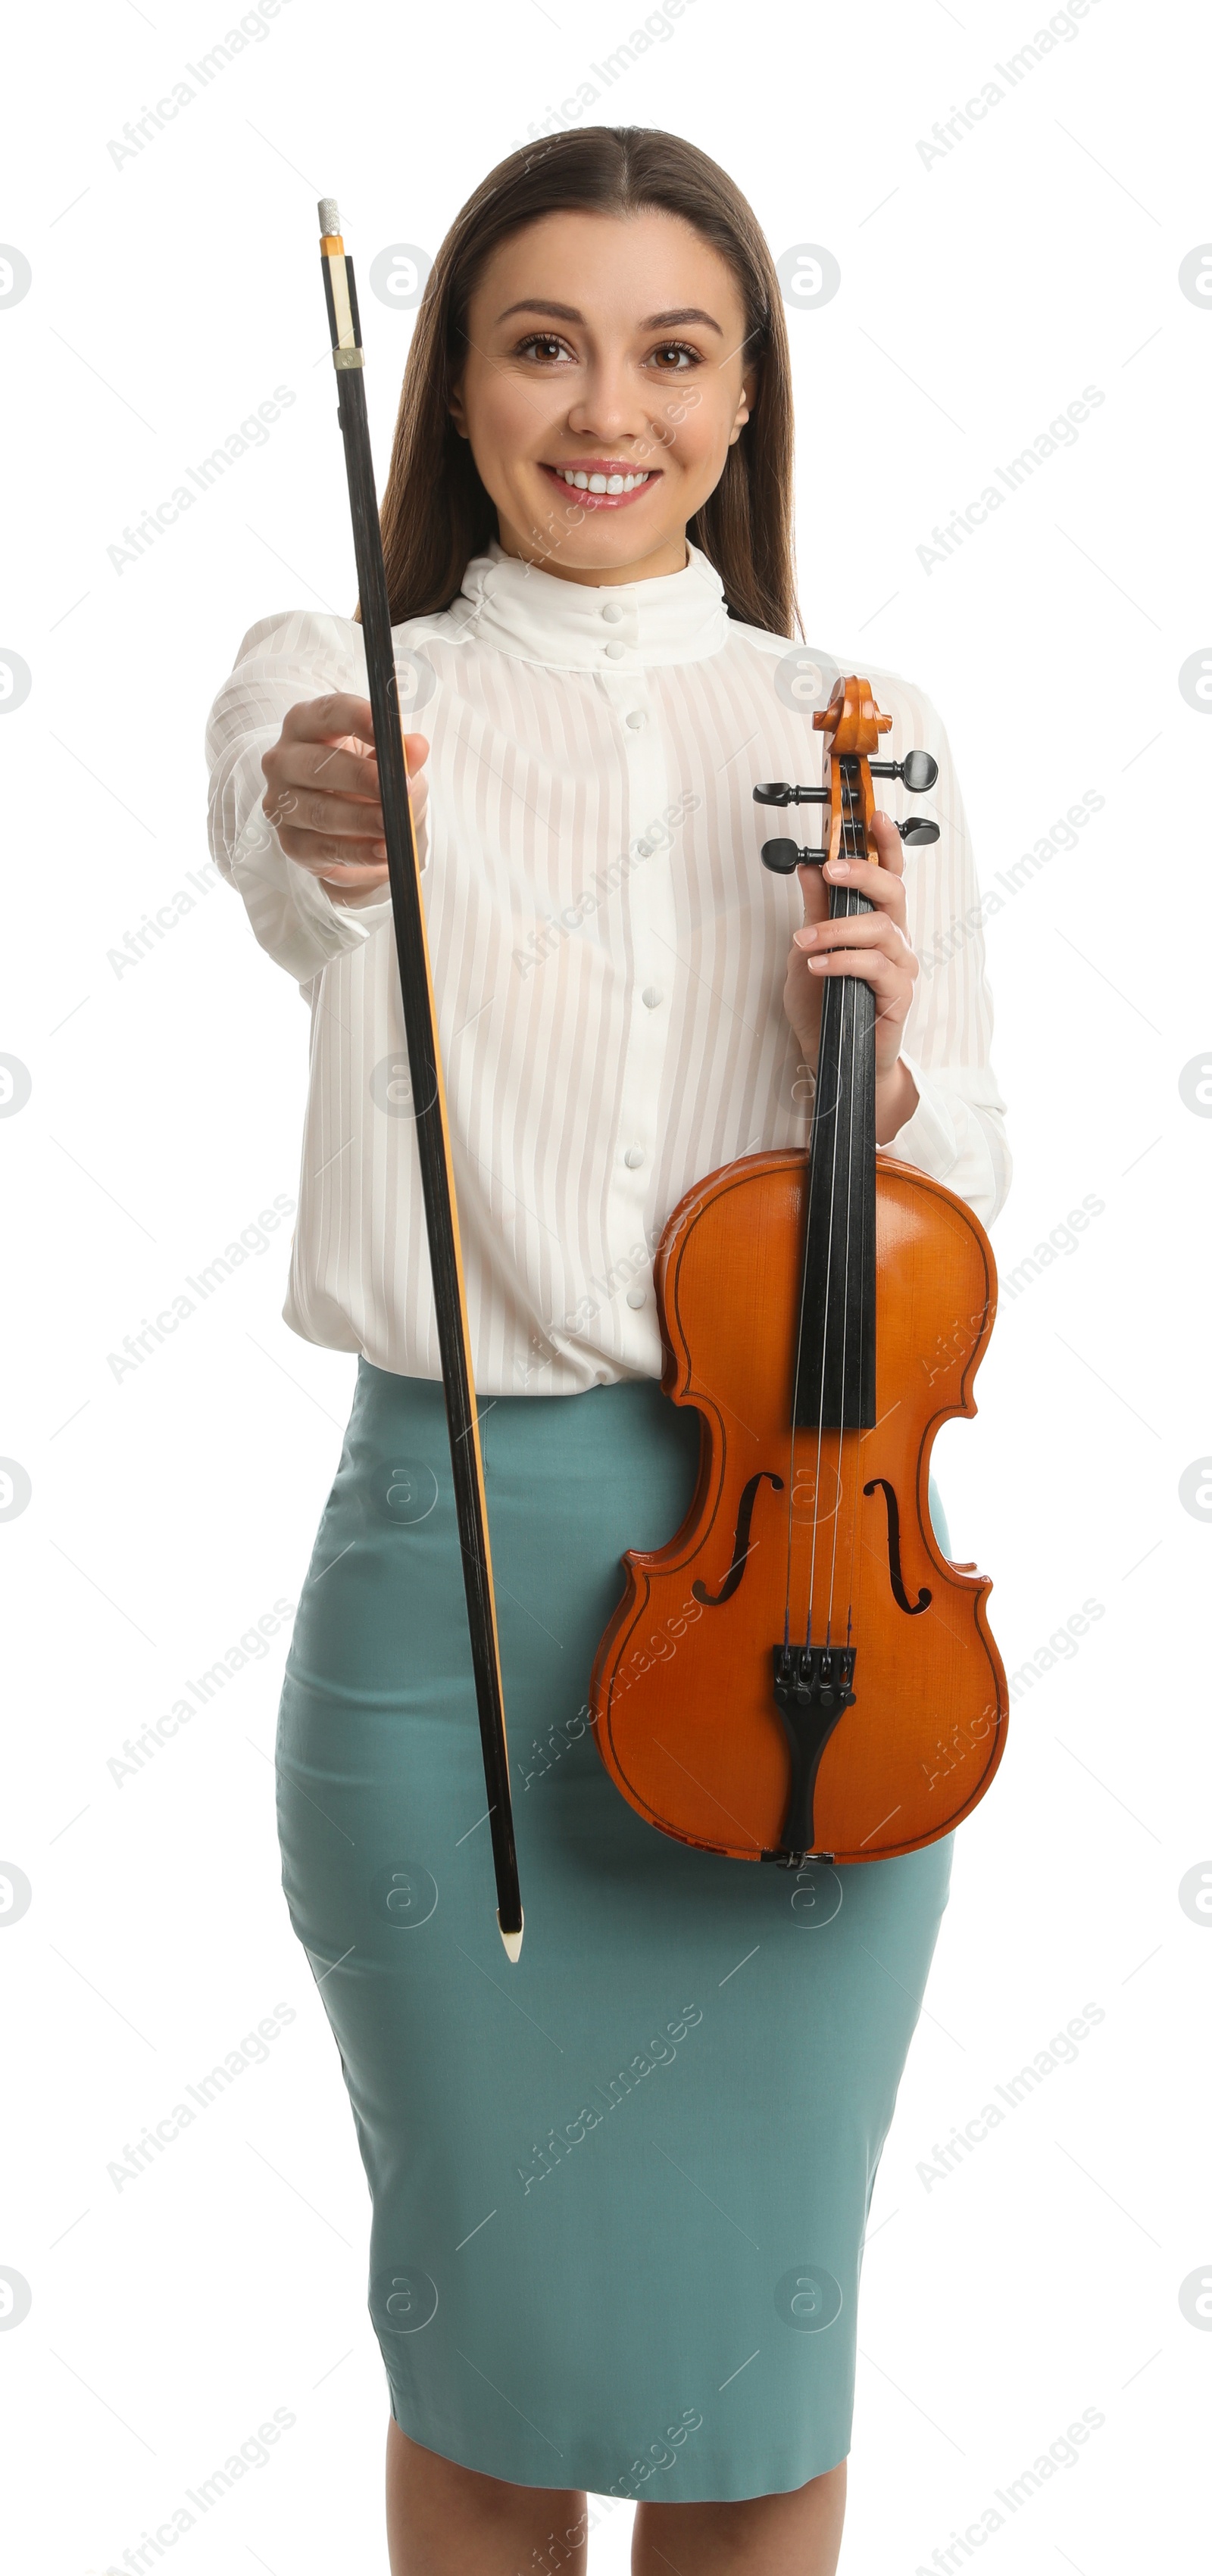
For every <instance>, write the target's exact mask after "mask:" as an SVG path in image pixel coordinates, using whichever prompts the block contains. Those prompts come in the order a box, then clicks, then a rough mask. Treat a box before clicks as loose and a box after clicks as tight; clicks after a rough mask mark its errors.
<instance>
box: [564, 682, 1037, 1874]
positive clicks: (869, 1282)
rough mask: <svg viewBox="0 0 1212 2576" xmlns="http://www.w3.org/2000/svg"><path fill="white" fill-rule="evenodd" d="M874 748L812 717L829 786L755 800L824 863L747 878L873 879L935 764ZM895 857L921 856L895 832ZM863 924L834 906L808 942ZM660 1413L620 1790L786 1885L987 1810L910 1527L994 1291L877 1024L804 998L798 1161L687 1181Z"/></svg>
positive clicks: (978, 1685)
mask: <svg viewBox="0 0 1212 2576" xmlns="http://www.w3.org/2000/svg"><path fill="white" fill-rule="evenodd" d="M891 722H892V719H891V717H890V716H886V715H882V714H881V713H880V710H879V708H878V707H877V706H876V703H875V700H874V698H873V696H872V693H871V689H870V686H869V684H868V682H867V681H866V680H862V679H858V678H850V679H843V680H839V681H838V683H837V685H836V687H835V689H834V692H833V696H832V698H831V700H830V702H829V705H828V706H827V707H826V708H824V709H822V710H821V711H819V712H818V713H817V714H816V715H815V716H814V717H813V723H814V726H815V727H816V728H817V729H818V730H819V731H821V732H822V733H823V734H824V736H825V745H824V755H825V756H824V763H823V768H824V784H823V785H822V786H821V787H795V786H790V785H788V784H786V783H785V782H774V783H772V784H769V785H765V786H758V787H755V788H754V791H753V792H754V797H755V799H756V801H757V802H758V803H760V804H765V805H776V806H785V805H789V804H814V803H819V804H821V805H823V806H827V807H828V817H827V822H826V825H825V838H824V841H823V843H822V845H821V847H820V848H819V849H815V848H809V849H801V848H799V847H798V846H797V844H796V843H795V842H794V841H793V840H774V841H768V842H767V843H766V844H765V847H764V849H763V851H762V858H763V861H764V863H765V865H766V866H767V867H768V868H771V869H773V870H774V871H776V872H777V873H779V874H790V873H791V871H792V870H793V869H795V868H796V867H798V866H803V865H810V864H813V863H816V864H820V863H822V862H823V861H824V860H826V859H828V858H839V857H847V858H856V859H869V860H873V861H876V860H878V852H877V851H876V848H875V845H874V840H873V837H872V824H873V821H874V815H875V800H874V790H873V786H872V781H873V779H875V778H889V777H891V778H899V779H901V780H902V781H903V783H904V785H905V786H906V788H908V790H909V791H910V792H911V793H913V794H920V793H923V792H925V791H926V790H928V789H929V788H930V787H932V786H933V785H934V783H935V781H936V779H937V777H938V767H937V763H936V762H935V761H934V760H932V759H931V757H930V756H929V754H928V753H925V752H920V751H911V752H909V753H908V754H907V756H906V757H905V759H904V760H903V761H899V762H897V761H883V762H881V761H879V760H876V759H874V758H873V757H872V755H873V754H874V753H875V752H876V750H877V749H878V745H879V737H880V735H881V734H882V733H885V732H887V731H888V730H889V728H890V726H891ZM898 828H899V829H900V831H901V834H902V838H903V839H905V840H906V842H908V843H909V844H912V843H914V842H920V841H923V840H936V839H937V838H938V828H937V825H935V824H932V823H930V822H929V821H927V820H925V819H924V818H921V817H917V818H914V819H913V820H912V821H910V822H909V823H907V824H903V825H901V826H899V827H898ZM871 909H872V907H871V905H870V904H869V903H868V901H867V899H866V898H865V897H864V896H862V895H860V894H858V893H857V892H856V891H855V890H854V889H853V888H852V887H847V886H833V887H831V889H830V917H831V919H835V920H836V919H837V918H839V917H842V916H849V915H853V914H856V913H865V912H869V911H870V910H871ZM655 1286H656V1297H657V1306H658V1312H659V1316H660V1324H661V1338H662V1344H663V1349H664V1367H663V1373H662V1378H661V1385H662V1388H663V1390H664V1393H665V1394H666V1395H667V1396H669V1397H670V1398H671V1400H672V1402H673V1403H674V1404H678V1405H691V1406H693V1407H695V1409H696V1410H697V1411H698V1414H699V1416H700V1448H699V1469H698V1481H697V1484H696V1487H695V1492H694V1496H693V1499H692V1501H691V1504H690V1508H689V1511H688V1513H687V1516H686V1519H685V1520H684V1522H683V1523H682V1526H681V1528H680V1529H679V1530H677V1531H676V1532H675V1533H674V1535H673V1537H672V1538H670V1539H669V1540H668V1541H667V1542H666V1544H665V1545H664V1546H663V1547H659V1548H655V1549H644V1550H640V1549H629V1550H628V1552H627V1553H626V1555H625V1556H624V1558H623V1560H622V1563H623V1572H624V1576H625V1590H624V1593H623V1597H622V1599H621V1601H620V1602H619V1605H618V1607H617V1609H616V1610H615V1612H614V1615H613V1617H612V1618H611V1620H610V1622H609V1625H608V1626H607V1628H606V1631H605V1634H604V1635H603V1637H602V1640H601V1643H600V1645H599V1647H598V1651H597V1655H596V1658H595V1661H594V1667H593V1675H592V1680H591V1685H590V1708H591V1712H592V1716H593V1719H594V1721H595V1725H594V1733H595V1737H596V1741H597V1746H598V1751H599V1753H600V1755H601V1758H602V1761H603V1762H604V1764H605V1766H606V1769H607V1771H608V1773H609V1775H610V1777H611V1779H612V1780H613V1781H614V1784H615V1787H616V1788H617V1789H619V1790H620V1791H621V1793H622V1795H623V1796H624V1797H625V1798H626V1799H627V1800H628V1802H629V1804H630V1805H631V1806H632V1807H634V1809H635V1810H636V1813H637V1814H638V1815H640V1816H642V1817H643V1818H644V1819H645V1821H646V1823H648V1824H650V1825H653V1826H655V1827H656V1828H657V1830H658V1831H659V1832H661V1833H664V1834H669V1835H672V1836H673V1838H674V1839H675V1840H676V1841H678V1842H683V1843H690V1844H693V1845H694V1847H695V1848H696V1849H697V1850H700V1851H707V1852H715V1853H719V1854H722V1855H724V1856H725V1857H727V1858H728V1859H732V1860H751V1861H770V1862H774V1863H776V1864H778V1865H780V1866H781V1867H783V1868H785V1869H797V1868H800V1867H802V1866H803V1864H804V1863H805V1862H807V1861H810V1860H820V1861H847V1862H849V1861H865V1860H884V1859H889V1858H891V1857H893V1856H894V1855H897V1854H901V1853H905V1852H910V1851H917V1850H920V1849H921V1848H922V1847H923V1845H925V1844H927V1843H931V1842H935V1841H937V1840H938V1838H939V1837H940V1836H941V1835H943V1834H946V1833H949V1832H950V1831H951V1830H952V1829H953V1827H954V1826H956V1825H957V1824H958V1823H959V1822H960V1821H961V1819H962V1818H963V1817H965V1816H967V1815H970V1814H971V1812H972V1809H973V1808H974V1807H975V1806H976V1805H977V1803H978V1801H979V1800H980V1799H981V1798H982V1797H983V1796H984V1794H985V1791H986V1790H987V1789H988V1787H989V1785H990V1783H991V1781H992V1779H993V1775H994V1773H995V1771H996V1769H997V1766H998V1763H999V1761H1000V1760H1001V1756H1002V1751H1003V1748H1004V1744H1005V1737H1006V1724H1007V1717H1008V1710H1009V1701H1008V1694H1007V1689H1006V1676H1005V1672H1004V1669H1003V1666H1002V1661H1001V1657H1000V1655H999V1653H998V1650H997V1646H996V1644H995V1642H994V1640H993V1637H992V1635H991V1633H990V1629H989V1622H988V1617H987V1613H986V1602H987V1598H988V1594H989V1592H990V1590H991V1588H992V1587H991V1582H990V1578H989V1577H988V1576H987V1575H982V1574H979V1573H978V1572H977V1570H976V1568H975V1566H973V1565H956V1564H952V1563H951V1562H950V1561H949V1560H948V1559H947V1558H946V1557H945V1556H944V1555H943V1553H942V1550H941V1548H940V1546H939V1542H938V1540H937V1538H936V1536H935V1533H934V1530H933V1527H932V1525H931V1521H930V1513H929V1504H928V1480H929V1471H930V1453H931V1449H932V1447H933V1443H934V1440H935V1436H936V1434H937V1432H938V1430H939V1427H940V1425H941V1424H942V1423H944V1422H946V1421H948V1420H950V1419H951V1418H952V1417H953V1416H955V1415H965V1416H971V1415H972V1414H974V1413H975V1411H976V1405H975V1402H974V1400H973V1395H972V1385H973V1380H974V1378H975V1376H976V1371H977V1368H978V1367H979V1364H980V1361H981V1359H982V1357H983V1355H984V1351H985V1348H986V1345H987V1343H988V1340H989V1335H990V1333H991V1331H992V1328H993V1318H994V1312H995V1307H996V1297H997V1281H996V1271H995V1266H994V1260H993V1253H992V1249H991V1247H990V1244H989V1240H988V1237H987V1235H986V1233H985V1230H984V1228H983V1226H982V1225H981V1224H980V1222H979V1220H978V1218H977V1217H976V1216H974V1214H973V1212H972V1210H971V1208H970V1207H968V1206H967V1204H966V1202H965V1201H964V1200H963V1199H961V1198H959V1197H957V1196H956V1194H955V1192H954V1191H953V1190H949V1189H947V1188H945V1187H944V1185H943V1184H942V1182H940V1181H935V1180H931V1179H930V1178H928V1176H927V1175H926V1174H925V1173H923V1172H919V1171H917V1170H916V1169H915V1168H914V1167H913V1166H912V1165H910V1164H908V1163H902V1162H900V1161H898V1160H896V1159H895V1158H894V1157H893V1156H891V1155H889V1154H887V1153H884V1152H881V1153H880V1154H879V1156H878V1158H877V1153H876V1141H875V996H874V994H873V992H872V989H871V987H870V985H869V984H867V983H865V982H863V981H862V980H861V979H860V978H858V977H856V976H846V975H839V976H831V977H829V978H827V979H826V980H825V982H824V990H823V997H822V1013H821V1035H820V1048H819V1054H818V1061H817V1075H816V1090H815V1093H814V1096H813V1105H812V1125H811V1132H810V1137H809V1144H808V1150H807V1153H804V1152H802V1151H800V1150H798V1149H786V1148H780V1149H777V1150H772V1151H770V1152H763V1153H756V1154H746V1155H742V1156H741V1158H740V1159H739V1160H738V1161H736V1162H733V1163H729V1164H727V1165H726V1166H725V1168H724V1169H723V1170H721V1171H717V1172H712V1173H710V1174H709V1175H708V1176H707V1178H706V1179H705V1180H702V1181H699V1182H697V1183H696V1184H695V1186H694V1188H693V1189H691V1190H689V1191H688V1192H687V1194H686V1196H685V1197H684V1198H683V1199H682V1200H681V1201H680V1203H679V1205H678V1206H677V1207H676V1208H675V1209H674V1211H673V1214H672V1216H671V1217H670V1219H669V1221H668V1224H667V1225H666V1227H665V1229H664V1232H663V1234H662V1237H661V1241H660V1245H659V1248H658V1251H657V1257H656V1263H655Z"/></svg>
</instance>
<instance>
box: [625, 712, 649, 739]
mask: <svg viewBox="0 0 1212 2576" xmlns="http://www.w3.org/2000/svg"><path fill="white" fill-rule="evenodd" d="M626 721H627V723H628V724H629V725H630V727H631V730H632V732H633V733H638V732H639V731H640V728H641V726H642V725H646V724H647V722H648V718H647V716H646V715H645V714H644V713H643V712H642V710H641V709H640V708H639V707H633V708H632V710H631V713H630V715H629V716H628V717H627V719H626Z"/></svg>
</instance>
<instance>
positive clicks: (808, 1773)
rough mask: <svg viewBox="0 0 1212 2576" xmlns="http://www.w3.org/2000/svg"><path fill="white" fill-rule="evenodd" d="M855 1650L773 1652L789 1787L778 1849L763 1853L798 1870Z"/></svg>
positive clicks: (848, 1694)
mask: <svg viewBox="0 0 1212 2576" xmlns="http://www.w3.org/2000/svg"><path fill="white" fill-rule="evenodd" d="M856 1652H857V1649H856V1648H855V1647H854V1646H786V1645H778V1646H775V1647H774V1648H773V1650H772V1655H773V1665H774V1701H775V1706H776V1708H777V1709H778V1712H779V1716H780V1717H781V1718H782V1721H783V1727H784V1731H785V1733H786V1737H787V1745H788V1750H789V1752H790V1755H791V1788H790V1792H789V1795H788V1799H787V1807H786V1812H785V1814H784V1817H783V1833H782V1840H781V1842H780V1844H779V1847H778V1849H777V1851H772V1852H763V1854H762V1858H763V1860H775V1861H779V1862H781V1863H782V1865H783V1867H784V1868H793V1867H794V1868H799V1867H801V1866H802V1864H803V1862H804V1860H805V1859H807V1858H823V1857H824V1855H823V1854H817V1853H814V1852H813V1849H812V1844H813V1820H812V1808H813V1799H814V1795H815V1790H816V1775H817V1772H818V1770H819V1768H820V1761H821V1755H822V1754H823V1752H824V1750H825V1746H826V1745H827V1743H828V1742H829V1738H830V1736H831V1735H832V1733H833V1730H834V1727H835V1726H836V1725H837V1723H838V1720H839V1718H841V1717H844V1716H845V1713H846V1710H847V1709H848V1708H853V1706H854V1702H855V1696H856V1694H855V1691H854V1689H853V1682H854V1665H855V1655H856Z"/></svg>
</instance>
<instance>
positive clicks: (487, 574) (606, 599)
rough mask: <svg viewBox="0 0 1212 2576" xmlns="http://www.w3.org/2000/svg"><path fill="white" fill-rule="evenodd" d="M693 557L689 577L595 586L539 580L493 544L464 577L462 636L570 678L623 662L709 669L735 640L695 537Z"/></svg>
mask: <svg viewBox="0 0 1212 2576" xmlns="http://www.w3.org/2000/svg"><path fill="white" fill-rule="evenodd" d="M687 553H688V556H689V561H688V562H687V564H686V567H685V570H684V571H682V572H669V573H658V574H657V575H656V576H655V577H654V578H653V579H652V580H650V581H633V582H618V583H614V582H612V583H603V584H601V585H598V584H593V585H590V584H589V583H586V582H580V581H561V580H559V579H558V578H557V576H556V575H555V574H554V573H549V572H541V571H539V570H538V568H537V567H536V566H535V565H534V564H529V563H523V562H522V561H521V559H520V558H519V557H518V556H517V555H507V554H506V553H505V550H504V548H503V546H502V545H501V544H500V542H499V540H498V539H497V538H495V537H494V538H493V539H492V541H491V543H490V544H489V546H488V548H487V551H486V552H485V553H484V554H482V555H473V557H472V560H471V562H470V563H469V564H468V567H467V570H466V572H465V574H464V576H463V588H462V592H461V596H460V602H459V606H460V608H462V609H463V611H464V614H465V615H466V614H467V612H468V611H469V612H470V615H469V616H468V621H467V626H466V628H465V629H464V630H463V631H465V632H469V633H471V634H473V635H475V636H476V637H477V638H478V639H479V640H481V641H482V642H484V643H485V644H491V645H493V646H495V648H496V650H497V651H498V652H499V653H507V654H511V655H512V656H513V657H514V658H515V659H516V660H519V661H523V662H541V663H544V664H545V665H547V666H548V667H549V668H551V669H559V670H566V671H609V670H610V669H611V667H612V663H614V662H616V661H621V660H622V659H623V657H624V655H626V656H627V657H628V659H631V658H632V657H634V659H635V660H638V661H639V662H641V663H673V662H703V661H706V659H707V658H708V656H709V655H710V654H712V653H718V652H719V651H720V650H721V648H722V647H723V645H724V644H725V643H726V641H727V638H728V626H729V618H728V611H727V609H726V607H725V605H724V585H723V582H722V581H721V579H720V576H719V574H718V572H716V570H715V567H714V565H712V564H710V563H709V562H708V560H707V557H706V555H705V554H703V553H701V552H700V549H699V548H698V547H697V546H693V545H691V544H690V542H689V539H687ZM616 647H618V648H621V650H612V648H616ZM607 656H609V658H604V657H607Z"/></svg>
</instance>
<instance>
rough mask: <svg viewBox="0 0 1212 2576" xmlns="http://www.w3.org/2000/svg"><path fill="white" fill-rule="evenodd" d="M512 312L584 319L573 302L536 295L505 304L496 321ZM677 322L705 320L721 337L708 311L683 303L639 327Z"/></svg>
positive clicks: (660, 327) (650, 328)
mask: <svg viewBox="0 0 1212 2576" xmlns="http://www.w3.org/2000/svg"><path fill="white" fill-rule="evenodd" d="M513 313H546V314H548V315H549V316H550V318H551V320H552V321H553V322H583V321H584V319H585V316H584V314H583V313H578V311H577V308H576V306H575V304H549V303H546V302H544V301H543V299H542V298H541V297H538V296H524V297H523V299H522V302H521V303H520V304H507V305H506V307H505V310H504V312H503V313H498V315H497V321H498V322H508V320H509V318H510V315H511V314H513ZM678 322H705V323H706V325H707V328H708V330H709V331H715V332H718V333H719V337H720V339H721V340H722V339H723V336H724V334H723V332H722V331H721V330H720V325H719V323H718V322H717V321H716V320H715V318H714V316H713V315H712V314H710V313H701V312H700V311H699V309H698V307H697V305H692V304H687V305H685V306H684V307H682V308H681V309H680V310H679V311H678V312H676V313H650V314H649V316H648V319H647V321H646V322H641V324H640V329H641V330H642V331H668V330H671V329H672V328H673V325H674V324H675V323H678Z"/></svg>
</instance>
